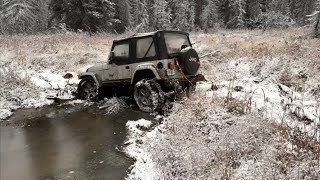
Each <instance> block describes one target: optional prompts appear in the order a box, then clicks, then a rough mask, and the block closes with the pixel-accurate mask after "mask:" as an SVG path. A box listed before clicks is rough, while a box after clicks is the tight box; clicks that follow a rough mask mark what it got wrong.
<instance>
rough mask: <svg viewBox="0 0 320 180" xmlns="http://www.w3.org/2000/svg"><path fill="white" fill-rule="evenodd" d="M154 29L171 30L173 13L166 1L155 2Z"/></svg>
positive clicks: (157, 0) (156, 0)
mask: <svg viewBox="0 0 320 180" xmlns="http://www.w3.org/2000/svg"><path fill="white" fill-rule="evenodd" d="M152 19H153V27H154V29H156V30H160V29H170V28H171V24H170V19H171V12H170V9H169V8H168V2H167V1H166V0H155V1H154V5H153V18H152Z"/></svg>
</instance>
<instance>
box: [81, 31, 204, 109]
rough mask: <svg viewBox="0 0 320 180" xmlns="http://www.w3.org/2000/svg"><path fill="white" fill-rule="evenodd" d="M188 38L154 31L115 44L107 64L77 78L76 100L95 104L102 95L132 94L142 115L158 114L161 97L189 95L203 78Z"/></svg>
mask: <svg viewBox="0 0 320 180" xmlns="http://www.w3.org/2000/svg"><path fill="white" fill-rule="evenodd" d="M199 68H200V59H199V56H198V53H197V52H196V51H195V50H194V49H193V48H192V44H191V42H190V39H189V34H188V33H185V32H181V31H156V32H151V33H143V34H137V35H133V36H131V37H129V38H125V39H121V40H115V41H114V42H113V45H112V48H111V52H110V55H109V58H108V60H107V61H106V63H102V64H98V65H95V66H93V67H91V68H89V69H87V71H86V72H85V73H82V74H80V75H79V78H80V79H81V82H80V84H79V87H78V96H79V98H81V99H87V100H92V101H93V100H97V99H98V98H99V97H100V96H101V95H102V94H105V93H107V94H108V95H120V94H121V93H124V92H126V93H128V94H130V95H132V94H133V96H134V99H135V101H136V103H137V105H138V106H139V108H140V109H141V110H142V111H146V112H152V111H155V110H157V109H158V108H159V107H160V106H161V104H162V102H163V97H162V96H163V94H165V93H168V92H177V91H181V90H187V91H191V90H192V89H194V88H195V85H196V83H197V82H198V81H203V80H204V76H203V75H201V74H200V73H199Z"/></svg>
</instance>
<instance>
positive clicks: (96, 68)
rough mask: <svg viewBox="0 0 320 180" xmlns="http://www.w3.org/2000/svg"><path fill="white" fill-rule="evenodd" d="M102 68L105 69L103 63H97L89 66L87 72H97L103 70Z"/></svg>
mask: <svg viewBox="0 0 320 180" xmlns="http://www.w3.org/2000/svg"><path fill="white" fill-rule="evenodd" d="M102 70H103V65H102V64H96V65H93V66H90V67H88V69H87V72H97V71H102Z"/></svg>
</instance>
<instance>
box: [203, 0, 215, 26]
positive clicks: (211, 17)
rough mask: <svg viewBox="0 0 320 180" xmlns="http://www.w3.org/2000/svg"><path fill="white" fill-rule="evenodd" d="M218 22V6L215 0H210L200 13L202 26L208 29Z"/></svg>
mask: <svg viewBox="0 0 320 180" xmlns="http://www.w3.org/2000/svg"><path fill="white" fill-rule="evenodd" d="M216 22H217V7H216V2H215V1H214V0H208V4H206V5H205V6H204V7H203V11H202V13H201V15H200V27H201V28H202V29H204V30H205V31H207V30H208V29H209V28H213V27H214V25H215V23H216Z"/></svg>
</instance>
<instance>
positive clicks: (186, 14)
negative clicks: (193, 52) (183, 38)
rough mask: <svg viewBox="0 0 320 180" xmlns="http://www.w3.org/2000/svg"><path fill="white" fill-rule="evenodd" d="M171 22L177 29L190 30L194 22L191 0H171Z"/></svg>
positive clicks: (192, 2)
mask: <svg viewBox="0 0 320 180" xmlns="http://www.w3.org/2000/svg"><path fill="white" fill-rule="evenodd" d="M170 8H171V11H172V24H173V27H174V28H176V29H177V30H182V31H190V30H192V29H193V28H194V23H195V3H194V1H193V0H191V1H189V0H176V1H174V0H171V2H170Z"/></svg>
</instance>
